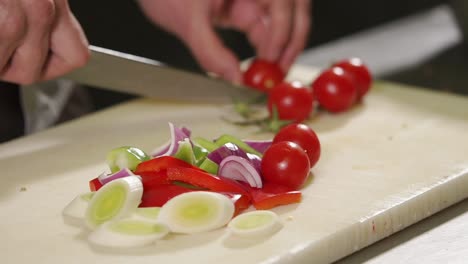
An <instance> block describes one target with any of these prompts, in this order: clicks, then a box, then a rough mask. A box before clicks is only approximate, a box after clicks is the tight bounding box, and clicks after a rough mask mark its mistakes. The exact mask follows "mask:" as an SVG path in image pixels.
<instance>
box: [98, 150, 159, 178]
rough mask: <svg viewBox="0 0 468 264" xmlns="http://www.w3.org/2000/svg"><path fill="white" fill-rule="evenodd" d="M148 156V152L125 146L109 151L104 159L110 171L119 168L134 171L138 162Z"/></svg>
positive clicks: (115, 170)
mask: <svg viewBox="0 0 468 264" xmlns="http://www.w3.org/2000/svg"><path fill="white" fill-rule="evenodd" d="M150 158H151V157H150V156H149V155H148V154H146V153H145V152H144V151H143V150H141V149H139V148H135V147H127V146H125V147H119V148H115V149H113V150H111V151H109V153H107V158H106V160H107V165H109V169H110V170H111V173H115V172H118V171H119V170H121V169H129V170H131V171H134V170H135V169H136V167H137V166H138V164H140V163H141V162H143V161H146V160H149V159H150Z"/></svg>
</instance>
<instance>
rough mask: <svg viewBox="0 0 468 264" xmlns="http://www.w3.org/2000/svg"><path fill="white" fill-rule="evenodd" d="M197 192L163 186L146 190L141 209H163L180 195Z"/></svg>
mask: <svg viewBox="0 0 468 264" xmlns="http://www.w3.org/2000/svg"><path fill="white" fill-rule="evenodd" d="M192 191H196V190H194V189H190V188H187V187H183V186H179V185H174V184H162V185H156V186H153V187H151V188H150V189H145V191H144V192H143V197H142V198H141V203H140V205H139V207H161V206H163V205H164V204H165V203H166V202H167V201H169V200H170V199H172V198H174V197H176V196H177V195H179V194H182V193H187V192H192Z"/></svg>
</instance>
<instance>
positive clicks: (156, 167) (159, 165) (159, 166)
mask: <svg viewBox="0 0 468 264" xmlns="http://www.w3.org/2000/svg"><path fill="white" fill-rule="evenodd" d="M173 167H184V168H193V169H198V170H200V169H199V168H197V167H195V166H193V165H192V164H190V163H188V162H186V161H183V160H181V159H178V158H175V157H172V156H160V157H156V158H153V159H150V160H147V161H143V162H142V163H140V164H138V166H137V167H136V169H135V171H134V173H135V174H137V175H140V173H144V172H159V171H164V170H167V169H168V168H173Z"/></svg>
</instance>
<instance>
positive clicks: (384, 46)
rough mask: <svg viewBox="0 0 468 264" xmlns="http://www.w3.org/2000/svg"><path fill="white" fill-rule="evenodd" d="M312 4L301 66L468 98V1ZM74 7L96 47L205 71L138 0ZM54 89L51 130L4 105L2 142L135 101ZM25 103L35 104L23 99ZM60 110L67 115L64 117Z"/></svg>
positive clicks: (245, 47) (237, 45)
mask: <svg viewBox="0 0 468 264" xmlns="http://www.w3.org/2000/svg"><path fill="white" fill-rule="evenodd" d="M313 3H314V4H313V8H312V10H311V12H312V17H313V29H312V32H311V34H310V38H309V40H308V44H307V48H306V50H305V51H304V53H303V54H302V55H301V56H300V57H299V58H298V60H297V63H298V64H302V65H309V66H313V67H327V66H328V65H329V64H330V63H331V62H333V61H334V60H337V59H342V58H346V57H351V56H358V57H361V58H362V59H364V61H365V62H366V63H367V64H368V65H369V66H370V69H371V70H372V72H373V74H374V76H375V77H376V78H378V79H382V80H388V81H393V82H400V83H404V84H409V85H416V86H422V87H425V88H428V89H435V90H444V91H449V92H454V93H459V94H465V95H468V44H467V40H466V36H467V31H468V29H467V28H468V18H467V17H468V1H467V0H448V1H442V0H412V1H406V0H393V1H373V0H354V1H342V0H314V1H313ZM70 5H71V8H72V10H73V12H74V14H75V15H76V17H77V19H78V20H79V22H80V23H81V25H82V26H83V29H84V31H85V33H86V35H87V37H88V39H89V41H90V43H91V44H92V45H96V46H101V47H105V48H109V49H114V50H118V51H122V52H126V53H131V54H135V55H139V56H143V57H148V58H152V59H156V60H159V61H162V62H164V63H166V64H169V65H172V66H175V67H179V68H182V69H186V70H190V71H196V72H199V71H201V69H200V67H199V66H198V64H197V63H196V61H195V60H194V59H193V58H192V56H191V54H190V52H189V51H188V49H187V48H186V47H185V46H184V45H183V44H182V43H181V42H180V41H178V39H176V38H175V37H173V36H172V35H170V34H168V33H166V32H164V31H162V30H160V29H158V28H157V27H155V26H154V25H153V24H151V23H150V22H149V21H148V20H147V19H146V18H145V17H144V16H143V14H142V12H141V11H140V10H139V8H138V6H137V5H136V3H135V2H134V1H110V0H101V1H84V0H70ZM219 34H220V35H221V36H222V38H223V40H224V41H225V43H226V45H228V46H229V47H231V48H232V49H233V50H234V51H235V53H236V54H237V55H238V56H239V57H240V58H242V59H245V58H249V57H251V56H253V55H254V52H253V49H252V47H251V46H250V45H249V43H248V42H247V40H246V38H245V37H244V36H243V35H242V34H240V33H238V32H235V31H230V30H221V31H219ZM47 85H49V86H52V87H48V88H50V90H53V91H55V92H57V89H59V90H61V91H69V92H70V95H69V97H67V98H69V99H67V100H68V103H66V104H62V105H60V107H58V106H54V107H49V108H51V109H52V110H53V111H52V110H50V109H49V110H47V111H49V112H48V113H49V114H50V115H51V116H53V118H50V120H49V121H47V122H46V123H44V124H39V125H37V124H35V125H34V127H33V128H31V127H29V128H28V127H21V128H15V129H14V126H15V125H17V124H14V123H15V122H16V123H18V122H19V123H21V122H23V121H24V120H23V119H24V118H26V123H28V122H29V121H30V120H29V121H28V118H30V117H28V114H26V115H24V116H26V117H24V118H23V119H21V114H20V113H18V108H17V109H16V110H15V111H13V110H11V109H13V106H10V105H9V104H8V103H2V104H0V118H1V119H2V120H10V121H6V122H3V123H2V124H1V126H2V127H0V132H1V131H2V130H7V132H8V133H9V135H6V136H3V137H2V136H1V133H0V142H2V141H5V140H8V139H11V138H14V137H16V136H18V135H21V134H24V133H25V132H26V133H32V132H35V131H37V130H40V129H43V128H45V127H46V126H48V125H51V124H56V123H60V122H63V121H67V120H70V119H72V118H74V117H77V116H80V115H83V114H87V113H90V112H93V111H97V110H100V109H103V108H106V107H109V106H111V105H114V104H117V103H120V102H123V101H126V100H129V99H132V98H134V96H132V95H128V94H122V93H116V92H110V91H107V90H101V89H95V88H93V87H78V88H76V87H74V88H73V89H72V87H68V88H69V89H68V88H67V89H64V88H57V87H58V86H67V85H68V86H70V84H66V83H65V84H60V83H59V84H45V86H47ZM36 88H37V87H36ZM75 88H76V89H75ZM28 90H29V92H30V91H31V89H28ZM46 90H47V89H46ZM4 91H6V89H4ZM2 96H4V95H0V97H2ZM67 96H68V95H67ZM36 97H38V96H37V95H36ZM22 100H23V102H22V103H23V104H28V102H26V103H25V100H27V98H26V99H25V98H24V96H23V99H22ZM3 108H5V109H6V110H5V109H3ZM57 108H60V109H62V110H60V112H57V110H56V109H57ZM54 109H55V110H54ZM4 110H5V111H7V112H6V113H8V111H10V113H8V114H7V115H6V117H2V116H1V113H2V112H5V111H4ZM23 110H24V109H23ZM40 111H42V108H31V109H30V111H29V112H30V113H29V115H31V113H32V114H35V113H36V112H40ZM44 111H45V110H44ZM54 111H55V112H54ZM29 123H31V122H29ZM7 126H8V127H7ZM26 126H28V125H26Z"/></svg>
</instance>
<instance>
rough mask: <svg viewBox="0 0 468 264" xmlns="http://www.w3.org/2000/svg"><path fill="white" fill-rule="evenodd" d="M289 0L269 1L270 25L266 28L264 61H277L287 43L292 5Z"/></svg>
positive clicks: (290, 26) (291, 19)
mask: <svg viewBox="0 0 468 264" xmlns="http://www.w3.org/2000/svg"><path fill="white" fill-rule="evenodd" d="M292 3H293V2H292V1H290V0H276V1H271V4H270V7H269V13H270V20H271V21H270V24H269V28H268V41H267V43H268V45H267V47H266V50H265V55H264V56H265V57H264V58H265V59H266V60H269V61H277V60H279V59H280V57H281V54H282V52H283V49H284V48H285V46H286V44H287V43H288V41H289V38H290V34H291V29H292V25H293V22H292V21H293V11H294V5H293V4H292Z"/></svg>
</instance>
